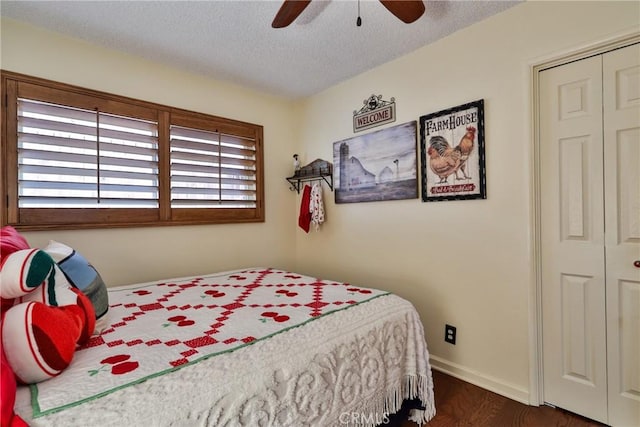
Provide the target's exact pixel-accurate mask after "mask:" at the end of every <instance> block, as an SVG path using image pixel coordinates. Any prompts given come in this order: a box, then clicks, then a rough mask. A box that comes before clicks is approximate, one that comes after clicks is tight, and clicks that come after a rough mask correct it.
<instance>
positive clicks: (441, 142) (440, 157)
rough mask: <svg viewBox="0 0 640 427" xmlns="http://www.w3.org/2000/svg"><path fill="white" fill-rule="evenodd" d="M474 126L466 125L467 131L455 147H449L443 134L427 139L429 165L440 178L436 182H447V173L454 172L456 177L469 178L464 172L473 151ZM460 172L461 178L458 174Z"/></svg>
mask: <svg viewBox="0 0 640 427" xmlns="http://www.w3.org/2000/svg"><path fill="white" fill-rule="evenodd" d="M475 134H476V128H475V127H473V126H468V127H467V132H466V133H465V134H464V136H463V137H462V138H461V139H460V142H459V143H458V145H456V146H455V147H451V146H450V145H449V142H448V141H447V140H446V138H444V137H443V136H440V135H436V136H433V137H431V139H430V140H429V149H428V150H427V154H428V155H429V167H430V168H431V170H432V171H433V173H434V174H436V175H437V176H438V177H439V178H440V182H438V184H444V183H447V182H448V181H447V178H448V177H449V175H452V174H455V177H456V179H471V177H470V176H468V175H467V173H466V162H467V159H468V158H469V155H470V154H471V152H472V151H473V146H474V138H475ZM458 171H461V172H462V178H460V177H459V176H458Z"/></svg>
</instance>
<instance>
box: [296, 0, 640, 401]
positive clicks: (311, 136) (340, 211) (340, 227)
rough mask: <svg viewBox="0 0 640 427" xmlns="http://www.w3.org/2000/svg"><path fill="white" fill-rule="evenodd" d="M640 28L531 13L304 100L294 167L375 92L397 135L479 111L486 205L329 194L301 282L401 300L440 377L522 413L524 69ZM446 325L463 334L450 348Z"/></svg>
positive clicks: (600, 18)
mask: <svg viewBox="0 0 640 427" xmlns="http://www.w3.org/2000/svg"><path fill="white" fill-rule="evenodd" d="M639 17H640V12H639V8H638V3H637V2H625V3H612V2H588V3H577V2H566V3H565V2H541V3H538V2H536V3H526V4H522V5H518V6H516V7H514V8H511V9H509V10H507V11H506V12H504V13H502V14H499V15H498V16H495V17H492V18H490V19H488V20H486V21H483V22H481V23H478V24H476V25H474V26H472V27H469V28H467V29H465V30H463V31H460V32H457V33H455V34H453V35H451V36H449V37H447V38H445V39H443V40H441V41H439V42H437V43H434V44H432V45H429V46H426V47H423V48H422V49H419V50H418V51H415V52H414V53H412V54H410V55H407V56H404V57H402V58H400V59H398V60H396V61H393V62H391V63H388V64H385V65H383V66H381V67H378V68H376V69H374V70H371V71H369V72H367V73H364V74H362V75H360V76H357V77H356V78H353V79H351V80H348V81H346V82H343V83H342V84H339V85H337V86H335V87H333V88H331V89H329V90H326V91H325V92H323V93H321V94H318V95H316V96H314V97H312V98H311V99H308V100H307V102H306V105H305V108H304V111H305V112H306V114H305V116H304V118H303V120H304V121H303V129H304V133H303V135H302V141H304V143H305V145H304V148H302V149H301V150H300V151H301V154H302V155H304V157H305V158H306V159H314V158H317V157H320V158H324V159H331V158H332V156H333V154H332V145H333V142H334V141H339V140H342V139H345V138H349V137H351V136H353V135H354V134H353V130H352V124H351V118H352V111H353V110H354V109H357V108H359V106H361V103H362V100H363V99H365V98H366V97H368V96H369V95H370V94H372V93H375V94H382V95H383V98H384V99H389V98H390V97H395V98H396V103H397V114H398V118H397V121H396V123H395V124H399V123H404V122H407V121H410V120H418V118H419V117H420V116H421V115H424V114H428V113H431V112H436V111H439V110H442V109H446V108H449V107H454V106H456V105H459V104H463V103H466V102H470V101H474V100H477V99H481V98H483V99H484V100H485V119H486V125H485V132H486V166H487V194H488V198H487V200H470V201H449V202H437V203H434V202H432V203H422V202H421V201H420V200H407V201H392V202H377V203H360V204H340V205H335V204H334V203H333V194H331V193H326V194H327V199H328V200H327V206H326V210H327V222H326V225H325V226H324V227H323V230H322V231H321V232H319V233H314V232H311V233H310V234H308V235H307V234H305V233H304V232H303V231H301V230H298V231H297V232H296V233H297V234H296V249H297V257H298V258H297V259H298V262H297V268H298V270H299V271H301V272H306V273H310V274H318V275H324V276H328V277H330V278H335V279H337V280H345V281H350V282H353V283H355V284H361V285H368V286H375V287H380V288H384V289H389V290H392V291H394V292H396V293H398V294H400V295H402V296H405V297H406V298H407V299H409V300H410V301H412V302H413V303H414V305H415V306H416V307H417V309H418V310H419V312H420V315H421V317H422V320H423V322H424V325H425V331H426V336H427V342H428V344H429V348H430V351H431V353H432V355H434V356H436V357H437V359H438V360H437V361H436V362H438V361H439V362H440V363H439V365H440V366H443V367H445V368H447V369H450V370H452V371H453V372H455V373H457V374H459V375H461V376H463V377H465V378H467V379H470V380H473V381H475V382H477V383H480V384H482V385H484V386H488V387H491V388H493V389H494V390H496V391H499V392H501V393H503V394H508V395H510V396H512V397H515V398H517V399H519V400H523V401H528V399H529V396H528V391H529V339H530V337H529V323H528V319H529V312H528V310H529V293H530V291H531V286H532V281H531V280H532V276H531V271H532V266H531V259H532V255H531V239H532V236H531V234H530V224H531V221H532V202H531V184H530V182H531V179H530V177H531V167H530V165H531V162H532V159H531V156H530V150H531V136H530V135H531V134H530V132H531V126H532V125H531V118H530V114H531V113H530V110H531V108H530V104H531V98H530V94H529V91H530V89H529V88H530V74H529V65H530V64H532V63H533V62H535V61H536V60H537V59H539V58H541V57H544V56H549V55H553V54H556V53H558V52H566V51H568V50H569V49H573V48H576V47H583V46H584V45H585V44H588V43H591V42H594V41H598V40H602V39H606V38H608V37H609V36H610V35H611V34H612V33H617V32H621V31H623V32H624V31H627V30H629V29H630V27H634V26H635V31H638V25H639V23H640V21H639ZM388 126H391V125H388ZM378 129H379V128H378ZM375 130H377V129H375ZM445 323H450V324H453V325H455V326H457V328H458V330H457V333H458V343H457V345H455V346H451V345H450V344H447V343H445V342H444V340H443V338H444V325H445Z"/></svg>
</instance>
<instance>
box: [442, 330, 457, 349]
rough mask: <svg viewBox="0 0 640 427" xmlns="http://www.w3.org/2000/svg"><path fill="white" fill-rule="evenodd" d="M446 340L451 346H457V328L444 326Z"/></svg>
mask: <svg viewBox="0 0 640 427" xmlns="http://www.w3.org/2000/svg"><path fill="white" fill-rule="evenodd" d="M444 340H445V341H446V342H448V343H449V344H453V345H456V327H455V326H451V325H444Z"/></svg>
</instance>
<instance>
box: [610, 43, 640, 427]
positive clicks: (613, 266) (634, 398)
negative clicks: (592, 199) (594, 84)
mask: <svg viewBox="0 0 640 427" xmlns="http://www.w3.org/2000/svg"><path fill="white" fill-rule="evenodd" d="M603 84H604V99H603V111H604V162H605V163H604V164H605V166H604V170H605V175H604V186H605V188H604V193H605V203H604V209H605V220H606V225H605V227H606V237H605V239H606V241H605V242H606V245H605V252H606V271H607V272H606V284H607V285H606V286H607V291H606V292H607V294H606V295H607V319H608V323H607V341H608V354H607V357H608V360H609V371H608V381H609V420H608V424H610V425H612V426H640V265H637V266H636V265H634V263H635V262H640V45H633V46H629V47H626V48H624V49H619V50H616V51H613V52H609V53H607V54H605V55H604V56H603Z"/></svg>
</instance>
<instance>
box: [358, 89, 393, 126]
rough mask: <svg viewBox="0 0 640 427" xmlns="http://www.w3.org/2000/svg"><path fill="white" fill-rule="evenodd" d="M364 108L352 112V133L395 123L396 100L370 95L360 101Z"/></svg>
mask: <svg viewBox="0 0 640 427" xmlns="http://www.w3.org/2000/svg"><path fill="white" fill-rule="evenodd" d="M362 103H363V104H364V106H363V107H362V108H361V109H360V110H358V111H355V110H354V111H353V133H356V132H360V131H361V130H365V129H371V128H373V127H376V126H380V125H384V124H386V123H392V122H395V121H396V100H395V98H391V101H385V100H383V99H382V95H377V96H376V95H371V96H370V97H369V98H367V99H365V100H364V101H362Z"/></svg>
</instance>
